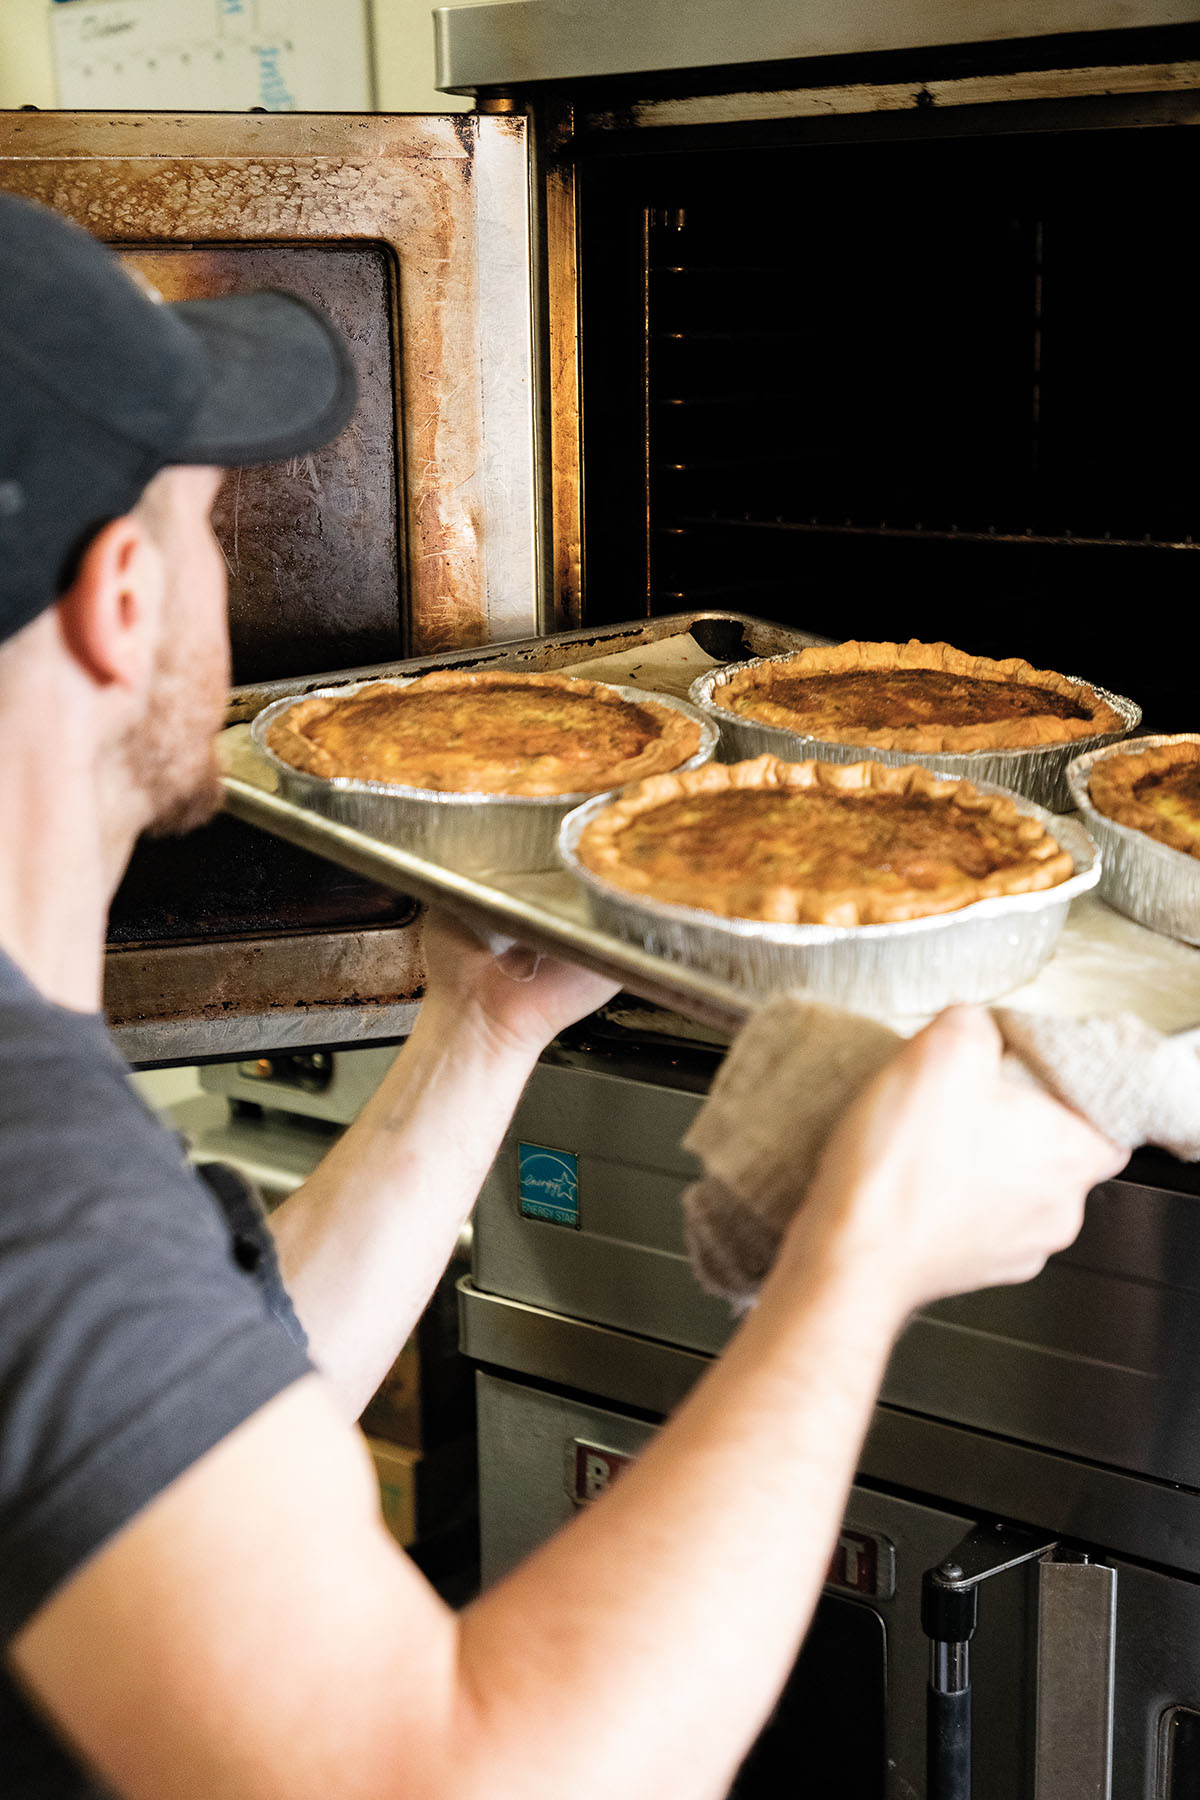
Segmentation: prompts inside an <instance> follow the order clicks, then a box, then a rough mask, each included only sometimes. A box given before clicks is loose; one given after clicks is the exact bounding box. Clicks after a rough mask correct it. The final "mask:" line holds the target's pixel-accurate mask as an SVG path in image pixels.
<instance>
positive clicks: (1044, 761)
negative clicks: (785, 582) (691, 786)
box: [688, 650, 1142, 812]
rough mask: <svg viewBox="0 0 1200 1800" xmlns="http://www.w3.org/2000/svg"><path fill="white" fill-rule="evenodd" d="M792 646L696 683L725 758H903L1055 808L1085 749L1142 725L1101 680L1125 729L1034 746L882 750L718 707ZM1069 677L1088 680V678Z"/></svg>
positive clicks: (1065, 801) (1062, 806)
mask: <svg viewBox="0 0 1200 1800" xmlns="http://www.w3.org/2000/svg"><path fill="white" fill-rule="evenodd" d="M795 654H796V652H795V651H794V650H789V651H788V652H787V653H786V654H785V655H782V656H755V657H751V658H750V660H749V661H748V662H739V663H729V664H727V666H726V667H725V668H723V669H710V670H709V671H708V673H707V674H706V675H701V676H699V677H698V678H697V679H696V680H695V681H693V683H692V685H691V687H690V688H689V690H688V699H689V700H690V701H691V702H692V704H693V706H696V707H698V708H699V709H700V711H701V712H702V713H703V714H704V715H705V717H706V718H709V719H712V720H714V721H715V723H716V724H717V726H718V727H719V729H720V733H721V747H720V749H719V751H718V752H717V756H718V759H719V760H720V761H721V762H745V761H747V760H748V759H749V758H751V757H755V756H762V755H763V754H764V752H765V753H766V754H768V755H770V756H778V757H780V758H781V759H782V761H784V762H808V761H809V760H810V758H816V760H817V761H818V762H838V763H854V762H863V761H865V760H866V759H867V758H869V759H870V760H871V761H872V762H880V763H884V764H886V765H887V766H889V767H891V768H896V767H898V766H899V765H901V764H903V763H921V764H922V766H923V767H924V768H926V769H934V770H936V772H937V773H938V774H939V775H954V776H956V777H958V778H959V779H960V780H965V781H972V782H974V783H975V785H976V787H979V786H981V785H983V784H984V783H985V782H990V783H992V784H993V785H994V786H996V787H1002V788H1005V789H1007V790H1008V792H1009V793H1016V794H1024V795H1026V796H1027V798H1028V799H1030V800H1035V801H1036V802H1037V803H1038V805H1039V806H1045V807H1049V809H1050V810H1051V812H1069V811H1070V810H1071V808H1072V806H1073V805H1074V801H1073V800H1072V799H1071V796H1070V793H1069V791H1068V788H1067V780H1066V773H1067V765H1068V764H1069V763H1070V762H1071V761H1072V759H1073V758H1074V757H1077V756H1078V755H1079V754H1080V753H1081V752H1082V751H1084V750H1095V749H1099V748H1100V747H1101V746H1102V745H1104V744H1113V743H1119V742H1120V741H1121V740H1122V738H1123V737H1124V736H1125V734H1126V733H1127V732H1130V731H1135V730H1136V729H1137V727H1138V725H1139V724H1140V723H1141V717H1142V709H1141V707H1140V706H1138V704H1137V703H1136V701H1134V700H1127V699H1126V698H1125V696H1124V695H1123V694H1110V693H1109V691H1108V689H1107V688H1102V687H1097V686H1096V684H1095V683H1094V682H1087V683H1084V685H1085V686H1088V687H1090V688H1092V689H1093V691H1094V692H1095V693H1097V694H1099V696H1100V698H1101V699H1102V700H1107V701H1108V704H1109V705H1110V706H1111V707H1112V708H1113V709H1114V710H1115V711H1116V712H1118V713H1120V715H1121V717H1122V718H1123V719H1125V720H1126V721H1127V723H1126V726H1125V731H1124V732H1112V731H1110V732H1101V733H1097V735H1096V736H1094V737H1085V738H1072V739H1071V741H1070V743H1066V744H1032V745H1028V746H1027V747H1026V748H1025V749H1022V750H963V751H959V752H957V753H955V752H952V751H940V750H920V751H918V750H880V749H877V748H876V746H875V745H874V744H842V743H835V742H831V741H829V740H828V739H825V738H814V737H805V735H804V734H803V732H799V731H788V730H787V729H786V727H784V726H782V725H762V724H759V723H758V722H757V721H756V720H754V719H743V718H739V716H738V714H737V713H732V712H728V711H727V710H726V709H725V707H723V706H717V705H716V704H715V703H714V701H713V694H714V692H715V691H716V690H717V689H718V688H722V687H724V686H725V684H726V683H727V682H728V681H729V680H730V679H731V678H732V677H733V676H734V675H738V674H740V673H741V672H742V670H743V669H754V668H757V667H758V666H759V664H761V663H783V662H790V661H791V660H792V658H793V657H794V656H795ZM1068 679H1069V680H1072V681H1081V682H1082V677H1081V676H1076V675H1073V676H1070V677H1068Z"/></svg>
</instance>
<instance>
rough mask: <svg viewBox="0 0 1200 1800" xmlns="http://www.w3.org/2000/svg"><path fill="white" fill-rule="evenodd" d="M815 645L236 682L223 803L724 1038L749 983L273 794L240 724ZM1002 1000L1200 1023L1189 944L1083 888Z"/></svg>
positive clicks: (556, 891)
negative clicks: (463, 682)
mask: <svg viewBox="0 0 1200 1800" xmlns="http://www.w3.org/2000/svg"><path fill="white" fill-rule="evenodd" d="M824 641H826V640H824V639H819V638H817V637H815V636H813V635H810V634H805V633H801V632H788V631H787V630H786V629H785V628H784V627H780V626H774V625H770V624H767V623H765V622H764V621H762V620H755V619H753V618H749V617H747V616H746V615H743V614H731V613H715V612H714V613H698V614H679V615H675V616H673V617H670V618H663V619H653V620H638V621H634V622H633V623H629V624H622V625H618V626H614V627H611V628H601V629H598V630H597V629H593V630H591V631H579V632H565V633H561V634H559V635H558V636H557V637H549V638H540V639H525V640H522V641H520V642H518V643H515V644H491V645H487V646H484V647H483V648H482V649H481V650H478V651H472V652H458V653H455V654H454V655H452V656H443V657H425V658H421V659H420V660H414V661H412V662H407V663H395V664H388V665H386V666H385V667H383V668H381V669H379V670H378V671H377V670H374V669H358V670H348V671H345V672H344V673H342V674H340V675H333V676H330V675H316V676H311V677H309V678H307V680H304V681H300V680H293V681H291V682H278V683H271V684H269V685H267V686H266V687H251V688H244V689H241V690H239V691H237V692H235V694H234V696H233V701H234V705H233V710H232V713H231V717H232V718H233V719H234V720H240V721H243V722H242V723H238V724H235V725H234V726H233V728H232V729H230V730H228V731H226V732H225V733H223V735H222V739H221V740H220V748H221V752H222V758H223V761H224V764H225V767H226V770H227V774H226V783H225V785H226V804H227V806H228V809H229V810H230V811H231V812H233V813H235V814H236V815H237V816H239V817H241V818H244V819H246V820H248V821H249V822H251V823H253V824H256V825H259V826H261V827H263V828H264V829H265V830H268V831H272V832H274V833H276V835H278V836H281V837H284V838H287V839H289V840H290V841H291V842H293V843H297V844H300V845H302V846H303V847H305V848H307V849H310V850H312V851H314V852H315V853H316V854H317V855H322V856H327V857H329V858H330V859H331V860H332V861H334V862H339V863H341V864H343V866H345V867H347V868H351V869H354V870H357V871H359V872H361V873H363V874H366V875H368V876H370V877H371V878H373V879H374V880H376V881H380V882H382V883H385V884H386V885H389V886H392V887H395V888H397V889H399V890H400V891H402V892H405V893H410V894H412V895H413V896H414V897H416V898H417V899H422V900H426V901H429V902H431V903H435V904H437V905H440V906H442V907H444V908H447V909H449V910H451V911H453V912H455V913H456V914H457V916H458V917H460V918H461V919H462V920H463V922H464V923H466V924H467V925H468V926H470V928H471V929H472V930H474V931H475V932H476V933H477V934H478V935H479V936H481V937H482V938H483V939H484V941H495V940H499V939H507V940H516V941H519V942H521V943H524V944H528V945H529V946H530V947H531V948H533V949H535V950H540V951H543V952H545V953H547V954H550V955H556V954H557V955H563V956H566V957H569V958H571V959H572V960H574V961H576V962H579V963H582V964H583V965H584V966H585V967H588V968H591V969H594V970H596V971H597V972H598V973H601V974H604V975H607V976H610V977H611V978H612V979H613V980H614V981H619V982H620V983H621V984H622V986H623V987H624V989H625V991H626V992H627V993H631V994H634V995H637V996H638V997H640V998H641V999H643V1000H646V1001H648V1002H650V1004H651V1005H654V1006H659V1007H664V1008H666V1009H667V1010H669V1011H673V1012H675V1013H678V1014H682V1015H683V1016H684V1017H686V1018H688V1019H691V1020H694V1021H696V1022H697V1023H698V1024H702V1025H705V1026H707V1027H709V1028H710V1029H712V1030H713V1031H714V1032H716V1033H717V1034H719V1035H722V1036H727V1035H731V1034H732V1033H733V1032H735V1031H736V1030H737V1029H738V1028H739V1027H740V1025H741V1024H742V1023H743V1022H744V1020H745V1018H746V1016H747V1014H748V1013H749V1011H751V1010H752V1009H753V1007H754V1006H755V1004H756V1003H757V1001H756V996H755V995H753V994H752V993H751V992H750V991H749V990H748V989H745V988H742V987H739V986H735V985H734V984H733V983H730V982H724V981H721V980H718V979H717V978H716V977H714V976H713V975H711V974H708V973H704V972H701V971H697V970H692V969H689V968H687V967H684V966H683V965H681V964H679V963H672V962H670V961H668V960H667V959H666V958H664V957H660V956H657V955H655V954H653V953H652V952H650V951H647V950H644V949H641V948H639V947H638V946H636V945H632V944H627V943H623V942H622V941H621V940H620V939H619V938H617V937H615V936H614V935H613V934H612V933H609V932H605V931H603V930H601V929H599V928H598V927H597V926H595V925H593V924H592V923H591V921H590V919H589V917H588V914H587V905H586V899H585V896H584V893H583V890H582V889H581V887H580V886H579V885H578V884H577V883H576V882H574V881H573V880H572V878H571V877H570V876H568V875H567V874H566V873H565V872H562V871H560V872H558V873H555V874H538V875H508V876H497V877H494V878H492V879H490V880H488V881H483V880H480V879H478V878H475V877H471V876H468V875H462V874H458V873H455V872H454V871H452V870H448V869H446V868H444V867H441V866H440V865H438V864H437V863H434V862H431V861H429V860H427V859H425V858H423V857H419V856H414V855H413V854H412V853H411V852H409V851H407V850H405V849H403V848H401V847H399V846H395V845H386V844H381V843H380V842H379V841H378V840H376V839H374V838H371V837H370V836H368V835H366V834H364V833H362V832H358V831H355V830H353V829H352V828H351V827H348V826H345V825H340V824H338V823H337V822H335V821H333V820H329V819H325V818H322V817H320V816H319V815H317V814H315V813H313V812H311V811H309V810H307V809H304V808H301V807H298V806H296V805H295V804H293V803H291V802H288V801H285V800H283V799H282V798H281V797H280V796H279V795H278V793H277V792H276V791H275V778H274V771H273V770H271V769H270V768H268V766H267V765H266V763H265V762H264V761H263V759H262V758H261V757H259V756H258V754H257V752H255V751H253V749H252V746H251V745H250V742H249V726H248V724H247V723H245V721H248V720H249V719H251V718H252V717H253V716H254V714H255V713H256V712H257V711H258V710H260V709H261V707H262V706H264V705H265V704H266V703H267V702H268V701H269V700H273V699H276V698H279V697H281V696H282V695H283V694H285V693H300V692H310V691H311V690H312V689H313V688H316V687H321V686H328V685H331V684H334V683H338V682H343V681H352V680H356V679H360V678H365V677H367V676H369V675H374V674H377V673H378V674H384V673H391V674H410V673H411V674H416V673H419V672H421V671H422V670H423V669H427V668H435V667H436V668H444V667H448V666H449V667H462V666H464V665H466V666H469V667H481V666H497V667H518V668H568V667H569V668H571V669H572V671H573V672H574V671H576V670H577V671H578V672H579V673H580V674H587V675H589V676H593V677H596V678H598V679H603V678H604V677H605V676H606V675H607V674H608V672H609V670H612V672H613V673H617V672H618V671H619V674H620V679H621V681H622V683H623V684H626V685H629V686H635V687H636V686H638V685H639V684H640V685H643V686H644V687H648V688H654V689H656V690H658V691H663V692H667V691H669V692H675V693H677V694H681V695H686V693H687V690H688V687H689V685H690V683H691V681H692V680H693V679H694V678H695V676H696V675H698V674H700V673H702V672H703V671H704V669H705V668H706V667H707V668H716V667H719V666H722V665H723V664H724V663H726V662H729V661H731V660H733V659H734V658H735V657H736V656H737V655H738V654H739V651H740V654H741V655H742V656H743V657H745V655H746V654H747V653H749V654H752V655H753V654H759V655H761V654H772V653H775V652H777V651H782V650H785V649H786V648H787V647H788V645H789V643H790V644H791V646H792V647H799V645H801V644H803V643H816V642H824ZM610 658H616V659H620V660H619V661H617V662H614V661H611V660H610ZM1005 1000H1006V1003H1007V1004H1009V1005H1015V1006H1021V1007H1025V1008H1028V1009H1029V1010H1032V1011H1041V1012H1050V1013H1060V1014H1064V1013H1065V1014H1082V1013H1087V1012H1117V1011H1130V1012H1133V1013H1135V1014H1137V1015H1138V1016H1139V1017H1141V1018H1144V1019H1145V1020H1146V1021H1147V1023H1149V1024H1151V1025H1154V1026H1155V1027H1157V1029H1159V1030H1161V1031H1177V1030H1182V1029H1184V1028H1186V1027H1188V1026H1194V1025H1195V1024H1197V1022H1200V951H1198V950H1195V949H1192V948H1191V947H1190V946H1188V945H1185V944H1181V943H1178V942H1175V941H1174V940H1172V939H1170V938H1166V937H1163V936H1161V935H1159V934H1157V933H1155V932H1152V931H1148V930H1146V929H1145V928H1144V927H1143V926H1141V925H1138V924H1135V923H1134V922H1133V921H1132V920H1130V919H1127V918H1124V917H1122V916H1121V915H1120V914H1119V913H1115V912H1113V911H1112V910H1111V909H1110V908H1109V907H1107V906H1106V905H1104V904H1103V903H1102V902H1100V901H1098V900H1097V899H1096V897H1095V895H1094V894H1085V895H1083V896H1082V898H1080V899H1078V900H1076V901H1075V902H1073V904H1072V905H1071V908H1070V911H1069V913H1068V916H1067V922H1066V926H1065V928H1064V930H1063V934H1062V936H1061V938H1060V939H1059V942H1058V946H1057V948H1056V950H1055V952H1054V955H1053V956H1052V957H1051V959H1050V961H1049V963H1047V964H1046V965H1045V967H1044V968H1043V969H1042V970H1041V972H1040V973H1039V974H1038V975H1037V976H1036V978H1035V979H1034V980H1033V981H1031V982H1028V983H1026V985H1025V986H1023V987H1021V988H1019V989H1018V990H1017V991H1016V992H1015V993H1012V994H1008V995H1006V996H1005ZM923 1016H924V1015H904V1016H899V1015H897V1016H895V1017H893V1019H892V1021H891V1022H892V1023H893V1024H894V1025H895V1026H897V1028H898V1029H900V1030H905V1031H907V1030H915V1029H916V1028H917V1027H918V1026H919V1025H920V1024H921V1023H922V1022H923Z"/></svg>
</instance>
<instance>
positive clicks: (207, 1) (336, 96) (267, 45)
mask: <svg viewBox="0 0 1200 1800" xmlns="http://www.w3.org/2000/svg"><path fill="white" fill-rule="evenodd" d="M50 14H51V19H50V22H51V28H52V31H53V34H54V51H55V63H56V68H57V74H58V100H59V105H60V106H64V107H80V108H98V109H101V110H103V111H122V112H124V111H140V110H142V109H151V110H154V109H160V108H167V109H170V110H171V111H180V112H244V111H245V110H247V108H249V107H252V106H260V107H263V108H265V110H266V111H267V112H364V111H369V110H370V108H371V106H372V104H373V97H372V93H371V57H370V47H369V39H368V20H367V7H366V0H53V3H52V4H51V8H50Z"/></svg>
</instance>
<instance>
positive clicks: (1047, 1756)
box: [921, 1525, 1117, 1800]
mask: <svg viewBox="0 0 1200 1800" xmlns="http://www.w3.org/2000/svg"><path fill="white" fill-rule="evenodd" d="M1029 1562H1037V1563H1039V1564H1040V1567H1039V1569H1038V1653H1037V1712H1036V1722H1037V1735H1036V1750H1035V1778H1034V1800H1111V1794H1112V1718H1113V1667H1114V1642H1115V1628H1116V1592H1117V1576H1116V1570H1115V1569H1108V1568H1105V1567H1103V1566H1102V1565H1100V1564H1098V1563H1093V1562H1090V1561H1089V1560H1088V1558H1087V1556H1086V1554H1085V1553H1084V1552H1082V1551H1078V1550H1072V1549H1068V1548H1066V1547H1063V1546H1060V1545H1059V1544H1058V1543H1057V1541H1056V1540H1055V1539H1053V1538H1047V1537H1046V1536H1045V1535H1043V1534H1038V1533H1035V1532H1031V1531H1024V1530H1021V1529H1019V1528H1017V1527H1015V1526H1011V1525H978V1526H976V1528H975V1529H974V1530H973V1531H971V1532H969V1533H968V1534H967V1536H966V1537H965V1538H964V1539H963V1540H962V1542H961V1543H960V1544H959V1545H958V1546H957V1547H956V1548H955V1549H954V1550H952V1551H951V1552H950V1555H949V1556H948V1557H946V1558H945V1560H944V1561H943V1562H941V1563H939V1564H938V1566H937V1567H936V1568H934V1569H927V1570H926V1572H925V1574H924V1576H923V1577H922V1581H921V1625H922V1629H923V1630H924V1632H925V1635H926V1636H927V1637H928V1638H929V1640H930V1666H929V1685H928V1688H927V1690H926V1788H925V1793H926V1800H971V1652H970V1643H971V1639H972V1638H973V1637H974V1635H975V1627H976V1624H977V1622H978V1616H979V1587H980V1584H981V1583H982V1582H984V1581H987V1580H989V1579H990V1578H991V1577H992V1576H993V1575H1001V1574H1003V1573H1004V1572H1005V1571H1006V1570H1008V1569H1015V1568H1019V1567H1020V1566H1021V1564H1023V1563H1029Z"/></svg>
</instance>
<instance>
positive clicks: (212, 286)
mask: <svg viewBox="0 0 1200 1800" xmlns="http://www.w3.org/2000/svg"><path fill="white" fill-rule="evenodd" d="M126 255H127V257H128V259H129V260H130V261H131V262H132V263H134V264H135V265H136V267H137V268H138V269H139V270H140V271H141V272H142V273H143V274H144V275H145V276H146V277H147V279H148V280H149V281H151V282H152V283H153V285H154V286H155V287H156V288H157V289H158V290H159V292H160V293H161V294H162V295H163V296H164V298H166V299H168V300H182V299H198V298H201V297H205V298H207V297H211V296H215V295H224V294H230V293H239V292H245V291H247V290H250V289H255V288H286V289H288V290H290V291H292V292H295V293H299V294H301V295H303V297H304V298H305V299H308V300H311V301H312V302H313V303H314V304H316V305H318V306H320V307H321V308H322V309H323V310H324V311H326V312H328V313H329V314H331V315H332V317H334V318H336V319H337V321H338V323H339V325H340V326H341V328H342V331H343V333H344V335H345V337H346V339H347V341H348V343H349V345H350V350H351V355H352V357H353V360H354V365H355V372H356V374H357V377H358V387H359V404H358V409H357V411H356V413H355V416H354V418H353V419H352V420H351V421H350V423H349V424H348V425H347V426H346V428H345V430H344V431H343V432H342V433H341V434H340V435H339V436H338V437H337V438H336V439H335V440H334V441H333V443H331V444H327V445H325V446H324V447H323V448H322V449H320V450H316V451H313V452H310V453H309V454H307V455H305V456H297V457H291V458H289V459H288V460H287V461H284V462H275V463H269V464H267V465H265V466H263V467H259V468H249V469H231V470H230V471H229V473H228V474H227V476H226V478H225V481H224V483H223V485H222V488H221V492H220V494H219V495H218V498H217V504H216V507H215V509H214V515H213V517H214V524H215V526H216V531H217V536H218V538H219V540H220V543H221V548H222V551H223V552H224V556H225V562H226V566H227V569H228V572H229V624H230V638H231V641H232V645H233V665H234V679H235V680H236V681H252V680H255V679H257V678H261V677H264V676H270V675H276V676H285V675H291V674H301V673H304V672H305V671H306V670H308V669H309V668H310V667H311V666H312V657H313V653H314V647H315V645H319V647H320V654H321V655H322V656H323V657H324V658H325V659H326V661H327V662H330V663H332V664H334V665H336V666H344V665H345V664H347V663H352V662H372V661H379V660H382V659H384V658H386V657H394V656H399V655H400V654H401V653H402V643H403V634H402V621H401V616H400V604H399V588H400V570H399V545H398V539H397V533H398V523H399V520H398V499H397V483H396V460H395V450H394V445H395V432H396V421H395V392H394V383H393V378H392V367H393V366H392V346H391V333H390V330H389V314H390V310H391V309H390V304H389V286H390V277H389V271H388V255H387V251H386V250H385V249H384V248H383V247H382V246H379V245H338V246H320V247H317V246H312V245H258V244H244V245H222V246H213V245H205V246H199V245H197V246H191V245H188V246H178V247H174V246H173V247H171V248H166V249H164V248H159V247H156V248H154V249H140V248H139V249H130V250H128V251H127V252H126Z"/></svg>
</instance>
